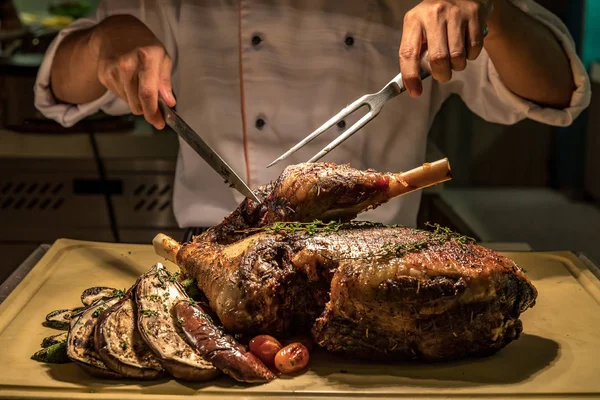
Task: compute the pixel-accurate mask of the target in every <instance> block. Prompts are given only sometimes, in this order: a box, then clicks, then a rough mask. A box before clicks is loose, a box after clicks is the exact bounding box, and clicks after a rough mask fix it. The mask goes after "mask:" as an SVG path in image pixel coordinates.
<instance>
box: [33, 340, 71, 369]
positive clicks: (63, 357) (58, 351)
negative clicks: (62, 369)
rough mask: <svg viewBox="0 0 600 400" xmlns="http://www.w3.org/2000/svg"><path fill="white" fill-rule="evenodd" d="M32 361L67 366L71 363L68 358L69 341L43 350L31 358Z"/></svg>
mask: <svg viewBox="0 0 600 400" xmlns="http://www.w3.org/2000/svg"><path fill="white" fill-rule="evenodd" d="M31 359H32V360H35V361H40V362H45V363H52V364H66V363H69V362H71V360H70V359H69V357H68V356H67V339H66V337H65V339H63V340H61V341H59V342H57V343H54V344H52V345H50V346H47V347H46V348H43V349H41V350H40V351H38V352H37V353H35V354H34V355H32V356H31Z"/></svg>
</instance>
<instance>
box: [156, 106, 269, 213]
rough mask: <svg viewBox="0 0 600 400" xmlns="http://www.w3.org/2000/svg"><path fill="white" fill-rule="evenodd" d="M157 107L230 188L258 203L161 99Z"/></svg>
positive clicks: (237, 177)
mask: <svg viewBox="0 0 600 400" xmlns="http://www.w3.org/2000/svg"><path fill="white" fill-rule="evenodd" d="M158 107H159V108H160V111H161V112H162V115H163V117H164V118H165V122H166V123H167V125H169V126H170V127H171V129H173V130H174V131H175V132H176V133H177V134H178V135H179V136H181V137H182V138H183V140H185V141H186V142H187V144H189V145H190V147H191V148H192V149H194V150H195V151H196V153H198V155H199V156H200V157H202V158H203V159H204V161H206V162H207V163H208V165H210V166H211V167H212V169H214V170H215V171H216V172H217V173H218V174H219V175H221V177H222V178H223V179H225V182H226V183H227V184H229V186H230V187H232V188H234V189H236V190H237V191H238V192H240V193H241V194H243V195H244V196H246V197H247V198H249V199H252V200H254V201H256V202H258V203H260V199H259V198H258V197H257V196H256V194H254V192H253V191H252V190H251V189H250V188H249V187H248V185H246V183H245V182H244V181H243V180H242V178H240V177H239V176H238V174H236V173H235V171H234V170H233V169H232V168H231V167H230V166H229V165H228V164H227V163H226V162H225V160H223V158H222V157H221V156H219V155H218V154H217V153H216V152H215V151H214V150H213V149H212V148H211V147H210V146H209V145H208V144H207V143H206V142H205V141H204V140H202V138H201V137H200V135H198V134H197V133H196V132H195V131H194V130H193V129H192V128H191V127H190V126H189V125H188V124H187V123H186V122H185V121H184V120H183V119H181V117H180V116H179V115H177V113H176V112H175V111H173V110H172V109H171V107H169V106H168V105H167V104H166V103H165V102H164V100H163V99H162V98H160V96H159V99H158Z"/></svg>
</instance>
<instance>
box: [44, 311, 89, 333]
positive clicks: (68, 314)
mask: <svg viewBox="0 0 600 400" xmlns="http://www.w3.org/2000/svg"><path fill="white" fill-rule="evenodd" d="M82 309H83V307H78V308H73V309H64V310H54V311H52V312H50V313H48V315H46V321H44V324H43V325H44V326H46V327H48V328H52V329H60V330H63V331H68V330H69V324H70V322H71V319H73V316H74V315H75V314H77V313H78V312H79V311H81V310H82Z"/></svg>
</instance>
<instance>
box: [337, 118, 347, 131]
mask: <svg viewBox="0 0 600 400" xmlns="http://www.w3.org/2000/svg"><path fill="white" fill-rule="evenodd" d="M337 126H338V128H340V129H344V128H345V127H346V121H344V120H341V121H340V122H338V123H337Z"/></svg>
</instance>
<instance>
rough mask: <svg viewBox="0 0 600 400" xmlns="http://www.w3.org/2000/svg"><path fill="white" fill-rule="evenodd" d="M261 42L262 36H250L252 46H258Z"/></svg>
mask: <svg viewBox="0 0 600 400" xmlns="http://www.w3.org/2000/svg"><path fill="white" fill-rule="evenodd" d="M261 42H262V38H261V37H260V36H258V35H254V36H252V46H258V45H259V44H260V43H261Z"/></svg>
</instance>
